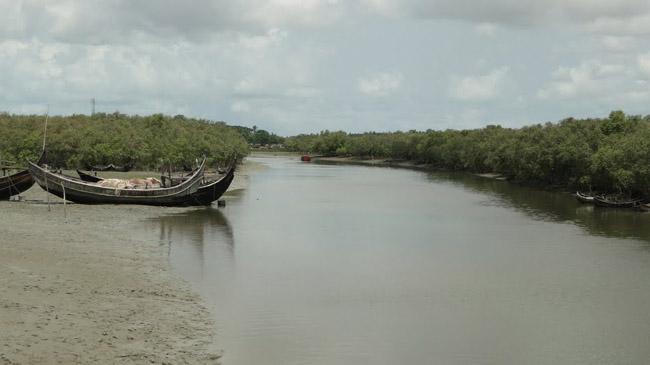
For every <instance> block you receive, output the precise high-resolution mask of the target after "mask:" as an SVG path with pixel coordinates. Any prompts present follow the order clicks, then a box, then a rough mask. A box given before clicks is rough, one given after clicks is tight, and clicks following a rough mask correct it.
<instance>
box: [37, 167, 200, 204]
mask: <svg viewBox="0 0 650 365" xmlns="http://www.w3.org/2000/svg"><path fill="white" fill-rule="evenodd" d="M204 169H205V159H204V160H203V162H202V163H201V165H200V167H199V168H198V169H197V170H196V171H195V173H194V174H193V175H192V176H191V177H190V178H188V179H187V180H186V181H183V182H182V183H181V184H179V185H176V186H173V187H168V188H165V187H162V188H150V189H119V188H109V187H102V186H99V185H97V184H95V183H90V182H86V181H83V180H81V179H76V178H73V177H69V176H64V175H60V174H55V173H53V172H51V171H49V170H48V169H46V168H43V167H41V166H39V165H37V164H35V163H33V162H29V172H30V173H31V174H32V176H33V177H34V179H35V180H36V183H37V184H38V185H40V186H41V187H42V188H43V189H44V190H46V191H48V192H50V193H52V194H54V195H56V196H58V197H63V196H64V195H65V198H66V200H69V201H72V202H75V203H81V204H143V205H159V206H184V205H192V202H194V199H193V198H192V194H194V193H196V191H197V190H198V189H199V187H200V185H201V181H202V179H203V171H204Z"/></svg>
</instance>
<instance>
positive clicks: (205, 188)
mask: <svg viewBox="0 0 650 365" xmlns="http://www.w3.org/2000/svg"><path fill="white" fill-rule="evenodd" d="M77 173H78V174H79V178H80V179H81V180H83V181H87V182H97V181H101V180H102V178H101V177H98V176H92V175H89V174H87V173H84V172H82V171H79V170H77ZM162 178H163V180H164V179H165V178H166V176H162ZM234 178H235V166H232V167H231V168H230V169H228V171H227V172H226V173H225V174H224V175H223V176H222V177H221V178H219V179H218V180H215V181H211V182H208V183H205V184H201V185H200V186H199V188H198V189H197V190H196V192H195V193H193V194H191V199H188V200H187V201H186V202H185V203H183V204H181V205H183V206H202V205H210V204H212V203H213V202H215V201H216V200H218V199H219V198H220V197H221V196H222V195H223V194H224V193H225V192H226V191H227V190H228V188H229V187H230V184H231V183H232V181H233V179H234ZM171 181H172V182H176V183H181V182H182V181H183V178H179V179H178V180H171Z"/></svg>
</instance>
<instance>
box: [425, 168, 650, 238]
mask: <svg viewBox="0 0 650 365" xmlns="http://www.w3.org/2000/svg"><path fill="white" fill-rule="evenodd" d="M427 178H428V180H430V181H432V182H436V183H446V184H451V185H455V186H459V187H462V188H464V189H467V190H470V191H474V192H478V193H481V194H484V195H486V196H487V197H488V198H489V199H488V200H486V201H484V202H483V204H485V205H496V206H501V207H504V208H511V209H515V210H517V211H519V212H522V213H524V214H526V215H528V216H530V217H532V218H534V219H536V220H542V221H549V222H568V223H573V224H575V225H577V226H579V227H581V228H583V229H585V230H586V231H587V232H588V233H589V234H592V235H599V236H605V237H613V238H636V239H642V240H646V241H650V214H644V213H640V212H636V211H633V210H625V209H609V208H599V207H595V206H592V205H585V204H581V203H579V202H578V201H576V199H575V198H574V197H573V196H572V195H571V194H568V193H558V192H553V191H542V190H538V189H534V188H529V187H524V186H519V185H516V184H513V183H510V182H507V181H500V180H495V179H488V178H483V177H479V176H474V175H470V174H466V173H440V172H436V173H429V174H427Z"/></svg>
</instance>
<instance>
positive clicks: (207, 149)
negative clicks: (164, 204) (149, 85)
mask: <svg viewBox="0 0 650 365" xmlns="http://www.w3.org/2000/svg"><path fill="white" fill-rule="evenodd" d="M44 125H45V116H43V115H10V114H7V113H2V114H0V137H1V138H0V158H1V159H3V160H8V161H16V162H17V163H19V164H23V161H25V160H32V161H34V160H36V159H37V158H38V156H39V155H40V151H41V149H42V143H43V132H44ZM46 149H47V152H48V160H49V163H50V165H52V166H55V167H61V168H85V166H87V165H105V164H109V163H113V164H116V165H125V164H130V163H134V164H135V167H136V168H139V169H159V168H161V167H163V166H169V165H171V166H174V167H183V166H192V165H193V164H194V162H195V160H196V159H197V158H201V157H202V156H206V157H207V158H208V161H207V163H208V164H209V166H214V165H216V164H223V163H225V162H227V161H228V160H230V159H233V158H235V159H241V158H243V157H244V156H245V155H246V154H247V153H248V144H247V143H246V141H245V139H244V138H243V137H242V136H241V135H240V134H239V133H238V131H237V130H236V129H234V128H232V127H230V126H228V125H226V124H225V123H223V122H210V121H206V120H198V119H190V118H186V117H184V116H182V115H177V116H175V117H170V116H164V115H162V114H154V115H150V116H127V115H124V114H120V113H117V112H116V113H112V114H104V113H99V114H95V115H93V116H87V115H72V116H53V117H49V119H48V126H47V138H46Z"/></svg>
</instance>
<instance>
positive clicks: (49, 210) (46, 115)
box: [43, 104, 52, 212]
mask: <svg viewBox="0 0 650 365" xmlns="http://www.w3.org/2000/svg"><path fill="white" fill-rule="evenodd" d="M49 117H50V104H47V111H46V112H45V129H44V130H43V153H45V138H46V137H47V120H48V119H49ZM45 190H46V191H47V194H46V195H47V211H48V212H51V211H52V208H51V207H50V187H49V186H48V185H47V174H45Z"/></svg>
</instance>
